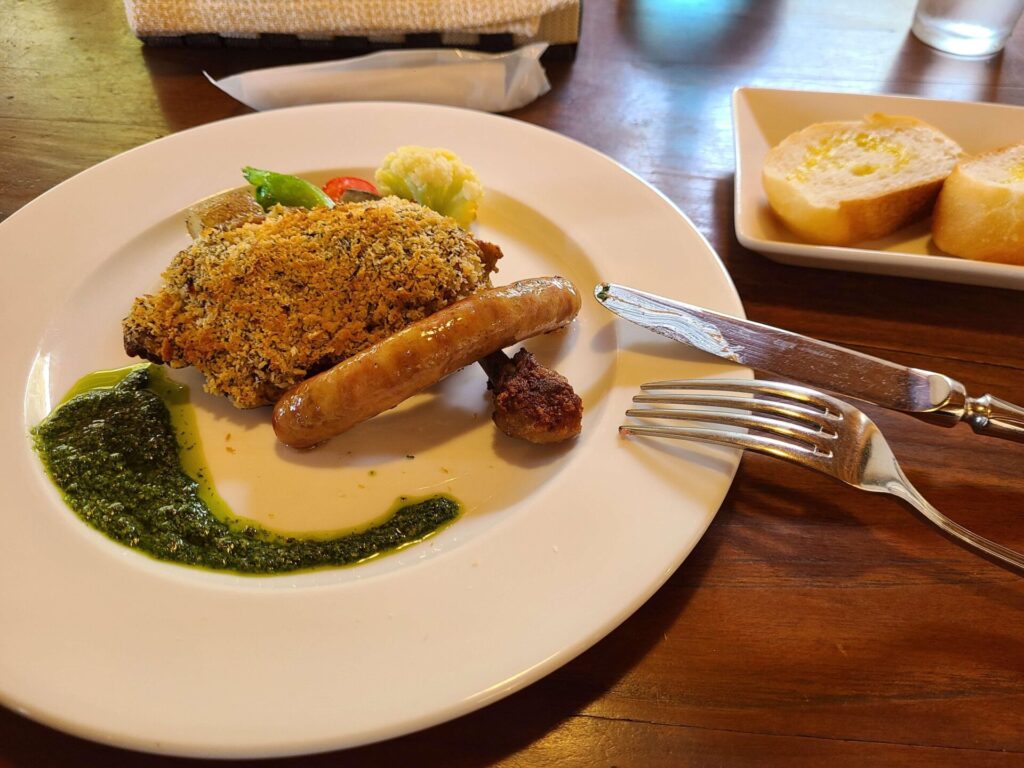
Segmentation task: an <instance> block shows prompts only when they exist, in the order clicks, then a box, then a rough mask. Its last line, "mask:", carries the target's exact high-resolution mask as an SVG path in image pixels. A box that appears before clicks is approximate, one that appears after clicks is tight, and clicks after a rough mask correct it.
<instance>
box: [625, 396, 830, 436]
mask: <svg viewBox="0 0 1024 768" xmlns="http://www.w3.org/2000/svg"><path fill="white" fill-rule="evenodd" d="M645 386H647V385H645ZM648 391H649V390H648ZM633 402H634V403H652V404H658V405H685V406H693V405H708V406H714V407H716V408H731V409H734V410H740V411H754V412H757V413H768V414H772V415H774V416H781V417H783V418H785V419H790V420H792V421H796V422H800V423H806V424H812V425H814V426H815V427H817V428H818V429H820V430H827V431H829V432H831V433H833V434H834V433H835V426H834V423H835V422H836V421H838V419H839V417H838V415H837V414H834V413H832V412H831V411H829V412H825V411H821V410H818V409H817V408H809V407H806V406H803V405H799V404H797V403H794V402H791V401H790V402H784V401H779V400H761V399H759V398H753V397H732V396H729V395H702V394H689V393H686V394H663V395H650V394H642V395H635V396H634V397H633Z"/></svg>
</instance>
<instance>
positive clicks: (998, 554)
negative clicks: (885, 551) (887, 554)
mask: <svg viewBox="0 0 1024 768" xmlns="http://www.w3.org/2000/svg"><path fill="white" fill-rule="evenodd" d="M885 489H886V490H887V491H889V493H891V494H893V495H894V496H899V497H900V498H901V499H903V500H904V501H905V502H907V503H908V504H910V506H912V507H913V508H914V509H916V510H917V511H918V512H920V513H921V514H922V515H923V516H924V517H925V518H926V519H927V520H930V521H931V522H932V523H934V524H935V525H936V526H937V527H938V528H939V529H941V530H942V531H944V532H945V533H946V534H947V535H949V536H951V537H952V538H953V539H955V540H957V541H959V542H960V543H961V544H964V545H966V546H967V547H968V548H970V549H973V550H975V551H976V552H980V553H981V554H983V555H987V556H988V557H989V558H991V559H993V560H995V561H996V562H998V563H1001V564H1002V565H1004V566H1008V567H1009V568H1012V569H1013V570H1016V571H1018V572H1020V573H1024V554H1021V553H1020V552H1017V551H1015V550H1012V549H1010V548H1009V547H1004V546H1003V545H1002V544H997V543H996V542H994V541H991V540H990V539H986V538H985V537H984V536H979V535H978V534H976V533H975V532H974V531H972V530H970V529H968V528H964V527H963V526H962V525H960V523H958V522H956V521H955V520H950V519H949V518H948V517H946V516H945V515H944V514H942V513H941V512H939V510H937V509H936V508H935V507H933V506H932V505H931V504H929V503H928V500H927V499H926V498H925V497H924V496H922V495H921V494H920V493H919V492H918V490H917V489H916V488H915V487H914V486H913V485H911V483H910V481H909V480H908V479H907V476H906V475H904V474H903V471H902V470H901V469H899V468H897V470H896V477H895V478H893V479H892V480H891V481H890V482H888V483H886V484H885Z"/></svg>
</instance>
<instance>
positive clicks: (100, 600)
mask: <svg viewBox="0 0 1024 768" xmlns="http://www.w3.org/2000/svg"><path fill="white" fill-rule="evenodd" d="M404 144H421V145H426V146H443V147H447V148H449V149H452V150H454V151H455V152H457V153H458V154H459V155H460V156H461V157H462V158H463V160H465V161H466V162H467V163H468V164H470V165H471V166H473V167H474V168H475V170H476V172H477V174H478V176H479V177H480V179H481V181H482V183H483V185H484V187H485V190H486V196H485V198H484V201H483V203H482V204H481V209H480V216H479V220H478V222H477V223H476V224H475V225H474V233H475V234H476V236H477V237H479V238H481V239H484V240H489V241H492V242H495V243H497V244H499V245H500V246H501V247H502V249H503V251H504V254H505V255H504V258H503V259H502V260H501V261H500V263H499V268H500V271H499V272H498V274H497V275H496V276H495V280H494V282H495V283H496V284H499V283H504V282H509V281H512V280H515V279H519V278H523V277H528V276H536V275H543V274H562V275H564V276H566V277H569V278H570V279H571V280H573V282H574V283H575V284H576V285H577V287H578V289H579V291H580V293H581V294H582V296H583V301H584V304H583V309H582V311H581V312H580V315H579V317H578V318H577V319H576V320H575V321H574V323H573V324H572V326H571V327H570V328H569V329H568V330H564V331H560V332H557V333H554V334H549V335H547V336H544V337H542V338H538V339H534V340H530V341H529V342H527V343H526V346H527V347H528V348H530V349H531V351H533V352H534V353H535V354H536V355H537V357H538V358H539V359H541V360H542V361H543V362H545V363H547V364H549V365H552V366H553V367H555V368H557V369H558V370H559V371H561V372H562V373H564V374H565V375H566V376H567V377H568V378H569V379H570V381H572V382H573V384H574V386H575V387H576V390H577V392H579V393H580V394H581V396H582V397H583V400H584V404H585V416H584V428H583V433H582V435H581V436H580V437H579V438H578V439H577V440H575V441H574V442H573V443H572V444H569V445H563V446H556V447H538V446H531V445H526V444H519V443H517V442H516V441H513V440H510V439H508V438H506V437H504V436H503V435H501V434H499V433H498V432H497V430H496V429H495V428H494V426H493V425H492V424H491V421H490V411H489V403H488V399H487V395H486V386H485V381H486V380H485V377H484V375H483V373H482V372H481V371H479V370H478V369H477V368H476V367H474V368H467V369H464V370H462V371H460V372H459V373H457V374H455V375H453V376H451V377H449V378H448V379H446V380H445V381H443V382H441V383H440V384H439V385H437V386H435V387H434V388H432V389H431V390H430V391H428V392H426V393H422V394H420V395H417V396H416V397H415V398H413V399H412V400H410V401H408V402H407V403H405V404H403V405H402V406H401V407H400V408H398V409H395V410H394V411H390V412H388V413H386V414H383V415H381V416H379V417H378V418H376V419H373V420H371V421H369V422H366V423H365V424H363V425H360V426H358V427H356V428H355V429H353V430H351V431H350V432H348V433H346V434H345V435H342V436H340V437H338V438H336V439H335V440H333V441H331V442H330V443H328V444H327V445H326V446H324V447H322V448H320V449H316V450H313V451H307V452H297V451H292V450H290V449H286V448H284V447H283V446H280V445H278V444H277V443H276V441H275V440H274V437H273V432H272V430H271V429H270V425H269V409H266V408H264V409H256V410H251V411H236V410H234V409H232V408H231V407H230V406H228V405H227V404H226V403H225V402H224V401H223V400H222V399H220V398H217V397H215V396H213V395H209V394H206V393H204V392H203V391H202V380H201V378H199V377H198V375H197V374H196V373H195V372H193V371H175V372H173V375H174V377H175V378H178V379H179V380H180V381H182V382H184V383H186V384H188V385H189V387H190V391H191V393H192V403H193V405H194V408H195V411H196V414H197V419H198V422H199V429H200V434H201V436H202V442H203V447H204V450H205V453H206V456H207V459H208V461H209V464H210V467H211V469H212V472H213V475H214V479H215V481H216V485H217V487H218V490H219V491H220V492H221V494H222V495H223V496H224V497H225V498H226V499H227V501H228V502H229V504H230V505H231V506H232V509H233V511H234V512H235V513H236V514H238V515H242V516H247V517H251V518H253V519H255V520H257V521H259V522H261V523H263V524H265V525H268V526H270V527H272V528H277V529H278V530H286V531H307V532H319V531H324V530H335V529H344V528H351V527H353V526H358V525H360V524H363V523H366V522H367V521H369V520H371V519H374V518H377V517H379V515H380V514H381V513H382V512H383V511H384V510H385V509H386V508H387V507H388V506H390V504H391V502H393V501H394V500H395V499H396V498H397V497H399V496H401V495H417V496H422V495H428V494H431V493H435V492H446V493H450V494H452V495H453V496H454V497H456V498H457V499H458V500H459V501H460V502H461V503H462V505H463V509H464V512H463V514H462V516H461V517H460V518H459V519H458V520H456V521H455V523H453V524H452V525H450V526H449V527H447V528H445V529H443V530H442V531H441V532H439V533H438V534H437V535H435V536H434V537H432V538H429V539H427V540H425V541H423V542H420V543H418V544H415V545H413V546H410V547H407V548H405V549H403V550H401V551H399V552H397V553H393V554H390V555H387V556H383V557H380V558H377V559H374V560H371V561H369V562H366V563H363V564H360V565H357V566H353V567H348V568H333V569H323V570H316V571H310V572H304V573H293V574H286V575H278V576H270V577H246V576H240V575H236V574H231V573H217V572H211V571H204V570H199V569H193V568H188V567H183V566H179V565H175V564H170V563H166V562H160V561H157V560H154V559H151V558H149V557H147V556H144V555H142V554H139V553H138V552H135V551H132V550H130V549H128V548H127V547H124V546H121V545H119V544H116V543H114V542H112V541H110V540H108V539H106V538H105V537H103V536H102V535H101V534H99V533H97V532H96V531H94V530H93V529H91V528H89V527H88V526H86V525H85V524H84V523H83V522H81V521H80V520H79V518H78V517H76V515H75V514H74V513H73V512H71V511H70V509H69V508H68V507H67V506H66V505H65V504H64V503H63V501H62V499H61V497H60V495H59V493H58V492H57V491H56V489H55V488H54V487H53V485H52V484H51V482H50V481H49V479H48V478H47V476H46V475H45V473H44V471H43V469H42V467H41V465H40V462H39V460H38V458H37V456H36V455H35V453H34V452H33V450H32V444H31V439H30V436H29V430H30V429H31V428H32V427H33V426H34V425H35V424H37V423H38V422H39V420H40V419H42V418H43V417H44V416H45V415H46V413H48V412H49V411H50V409H51V408H52V407H53V406H54V404H55V403H57V402H58V401H59V400H60V398H61V397H62V396H63V395H64V393H65V392H66V391H67V390H68V389H69V388H70V387H71V385H72V384H73V383H74V382H75V381H76V380H77V379H78V378H80V377H81V376H82V375H84V374H86V373H88V372H90V371H94V370H97V369H104V368H114V367H120V366H124V365H128V364H131V362H132V361H131V360H129V359H128V358H127V357H126V356H125V354H124V352H123V348H122V346H121V327H120V322H121V319H122V318H123V317H124V316H125V314H126V313H127V311H128V309H129V307H130V306H131V303H132V300H133V298H134V297H136V296H139V295H141V294H143V293H146V292H152V291H153V290H154V289H155V288H156V287H157V286H158V285H159V281H160V277H159V275H160V272H161V271H162V270H163V269H164V268H165V267H166V265H167V264H168V263H169V262H170V259H171V258H172V257H173V255H174V254H175V253H176V252H177V251H178V250H180V249H181V248H183V247H185V246H186V245H187V244H188V242H189V239H188V236H187V234H186V232H185V230H184V226H183V223H182V222H183V219H182V210H183V209H184V208H185V207H187V206H188V205H189V204H190V203H192V202H193V201H195V200H197V199H200V198H202V197H205V196H207V195H210V194H212V193H215V192H218V191H220V190H223V189H227V188H231V187H235V186H238V185H239V184H240V183H242V180H241V176H240V168H241V167H242V166H244V165H255V166H257V167H263V168H270V169H273V170H278V171H282V172H288V173H296V174H300V175H305V176H307V177H308V178H311V179H313V180H320V181H322V180H324V179H326V178H328V177H330V176H332V175H335V174H338V173H343V172H344V173H350V174H354V175H369V174H371V173H372V169H373V168H375V167H376V166H377V165H378V164H379V163H380V162H381V160H382V159H383V158H384V156H385V155H386V154H387V153H388V152H389V151H391V150H392V149H394V148H396V147H398V146H401V145H404ZM0 259H2V260H3V271H4V275H5V283H6V286H5V288H6V290H5V296H6V299H5V301H4V302H3V306H2V309H0V313H2V320H3V327H4V328H6V329H7V331H6V333H5V343H4V344H3V347H2V348H0V361H2V364H3V368H4V370H5V371H6V375H5V376H4V379H3V384H2V385H0V386H2V395H3V396H2V397H0V428H2V430H3V434H4V435H6V436H7V439H6V440H5V441H4V443H3V447H2V449H0V451H2V459H3V460H2V464H3V467H4V474H5V482H4V487H5V488H6V491H5V499H4V501H3V503H2V536H0V616H2V617H3V631H2V632H0V702H2V703H3V704H5V705H6V706H8V707H10V708H12V709H14V710H16V711H18V712H20V713H23V714H25V715H27V716H28V717H31V718H34V719H36V720H39V721H41V722H44V723H47V724H49V725H52V726H54V727H57V728H61V729H63V730H66V731H69V732H71V733H74V734H77V735H80V736H84V737H86V738H90V739H94V740H97V741H102V742H106V743H110V744H115V745H119V746H124V747H129V748H134V749H140V750H146V751H152V752H160V753H169V754H179V755H191V756H216V757H253V756H272V755H288V754H299V753H308V752H316V751H324V750H329V749H336V748H342V747H349V746H354V745H358V744H364V743H368V742H372V741H376V740H380V739H385V738H390V737H393V736H397V735H400V734H403V733H408V732H410V731H414V730H417V729H420V728H424V727H426V726H429V725H432V724H435V723H439V722H442V721H444V720H447V719H450V718H453V717H456V716H458V715H461V714H464V713H467V712H470V711H472V710H474V709H477V708H479V707H481V706H484V705H486V704H488V703H490V702H493V701H495V700H497V699H500V698H501V697H503V696H505V695H507V694H509V693H512V692H513V691H516V690H518V689H520V688H522V687H523V686H525V685H526V684H528V683H530V682H532V681H534V680H537V679H538V678H540V677H541V676H543V675H545V674H547V673H549V672H551V671H552V670H554V669H556V668H557V667H559V666H560V665H562V664H564V663H565V662H567V661H568V660H570V659H572V658H573V657H574V656H576V655H577V654H579V653H581V652H582V651H583V650H585V649H586V648H588V647H589V646H591V645H592V644H594V643H595V642H597V641H598V640H599V639H600V638H601V637H603V636H604V635H606V634H607V633H608V632H610V631H611V630H612V629H613V628H615V627H616V626H617V625H618V624H619V623H620V622H622V621H623V620H624V619H625V618H626V617H627V616H629V615H630V614H631V613H632V612H633V611H635V610H636V609H637V608H638V607H639V606H640V605H641V604H642V603H643V602H644V601H645V600H646V599H647V598H648V597H649V596H650V595H651V594H652V593H653V592H654V591H655V590H657V589H658V587H659V586H661V584H662V583H664V581H665V580H666V579H667V578H668V576H669V575H670V574H671V573H672V572H673V571H674V570H675V569H676V568H677V567H678V565H679V564H680V563H681V562H682V561H683V559H684V558H685V557H686V555H687V554H688V553H689V552H690V550H691V549H692V548H693V546H694V545H695V544H696V543H697V541H698V540H699V539H700V537H701V535H702V534H703V532H704V531H705V529H706V528H707V526H708V524H709V523H710V521H711V519H712V517H713V516H714V513H715V511H716V510H717V509H718V507H719V505H720V503H721V501H722V499H723V498H724V496H725V494H726V491H727V490H728V488H729V485H730V483H731V482H732V478H733V474H734V472H735V469H736V466H737V463H738V460H739V458H738V454H737V453H735V452H732V451H729V450H725V449H719V448H712V447H704V446H695V445H689V444H682V443H674V442H673V443H672V444H669V441H664V442H656V441H642V440H623V439H622V438H620V437H619V436H618V433H617V429H616V428H617V426H618V425H619V424H620V423H621V421H622V419H623V412H624V410H625V409H626V408H627V407H628V405H629V401H630V398H631V396H632V395H633V394H635V393H636V392H637V391H638V388H639V385H640V384H641V383H642V382H644V381H649V380H653V379H663V378H673V377H674V378H682V377H691V376H718V375H730V376H736V375H741V376H742V375H749V374H748V373H747V372H745V371H743V370H740V369H737V368H736V367H733V366H728V365H726V364H724V363H719V362H717V361H711V360H710V358H706V357H704V356H703V355H700V354H699V353H695V352H692V351H689V350H687V349H686V348H684V347H683V346H682V345H679V344H674V343H672V342H669V341H666V340H663V339H660V338H659V337H656V336H654V335H653V334H650V333H648V332H645V331H642V330H640V329H638V328H635V327H633V326H630V325H628V324H626V323H622V322H621V321H616V320H615V319H614V318H613V317H612V316H611V315H610V314H608V313H607V312H606V311H605V310H604V309H603V308H602V307H600V306H599V305H598V304H597V302H596V301H595V300H594V299H593V297H592V293H593V288H594V285H595V284H596V283H597V282H599V281H603V280H607V281H613V282H619V283H626V284H629V285H633V286H635V287H637V288H641V289H645V290H649V291H653V292H657V293H661V294H666V295H670V296H672V297H674V298H678V299H681V300H684V301H687V302H691V303H695V304H700V305H704V306H708V307H711V308H714V309H717V310H720V311H724V312H729V313H732V314H742V307H741V305H740V302H739V299H738V297H737V295H736V292H735V290H734V288H733V286H732V283H731V282H730V280H729V277H728V275H727V273H726V271H725V270H724V268H723V267H722V265H721V263H720V262H719V260H718V258H717V256H716V255H715V253H714V252H713V251H712V249H711V248H710V246H709V245H708V244H707V242H706V241H705V240H704V239H703V238H702V237H701V235H700V234H699V233H698V232H697V230H696V229H695V228H694V227H693V225H692V224H691V223H690V222H689V220H688V219H687V218H686V217H685V216H684V215H683V214H681V213H680V212H679V211H678V210H677V209H676V208H675V207H674V206H673V205H672V203H670V202H669V201H668V200H667V199H666V198H665V197H664V196H662V195H661V194H659V193H658V192H657V191H655V190H654V189H653V188H651V187H650V186H648V185H647V184H645V183H644V182H643V181H641V180H640V179H638V178H637V177H636V176H634V175H632V174H631V173H630V172H628V171H626V170H625V169H623V168H622V167H621V166H619V165H617V164H616V163H615V162H613V161H612V160H610V159H608V158H607V157H605V156H603V155H601V154H599V153H597V152H595V151H593V150H591V149H588V148H587V147H585V146H583V145H581V144H578V143H576V142H574V141H571V140H570V139H567V138H565V137H564V136H560V135H558V134H556V133H553V132H550V131H547V130H543V129H540V128H537V127H535V126H532V125H529V124H526V123H523V122H518V121H515V120H511V119H508V118H503V117H497V116H494V115H488V114H483V113H478V112H470V111H464V110H458V109H451V108H445V107H435V106H427V105H413V104H390V103H351V104H332V105H318V106H311V107H300V108H294V109H283V110H278V111H272V112H263V113H259V114H253V115H247V116H244V117H239V118H234V119H230V120H224V121H222V122H218V123H212V124H209V125H204V126H201V127H199V128H195V129H192V130H188V131H184V132H182V133H177V134H174V135H172V136H169V137H167V138H164V139H161V140H159V141H154V142H152V143H150V144H147V145H145V146H142V147H139V148H137V149H135V150H132V151H130V152H127V153H125V154H122V155H119V156H117V157H114V158H112V159H110V160H108V161H106V162H104V163H101V164H100V165H98V166H96V167H94V168H91V169H89V170H87V171H85V172H83V173H81V174H79V175H77V176H75V177H74V178H72V179H70V180H68V181H67V182H65V183H63V184H61V185H59V186H58V187H56V188H54V189H52V190H50V191H49V192H47V193H46V194H44V195H42V196H41V197H40V198H38V199H37V200H35V201H33V202H32V203H30V204H29V205H27V206H25V207H24V208H23V209H22V210H20V211H18V212H17V213H16V214H14V215H13V216H11V217H10V219H8V220H7V221H5V222H3V224H2V225H0Z"/></svg>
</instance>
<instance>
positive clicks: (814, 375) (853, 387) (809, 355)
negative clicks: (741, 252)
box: [594, 283, 1024, 442]
mask: <svg viewBox="0 0 1024 768" xmlns="http://www.w3.org/2000/svg"><path fill="white" fill-rule="evenodd" d="M594 295H595V296H596V297H597V300H598V301H599V302H601V304H603V305H604V306H605V307H607V308H608V309H610V310H611V311H612V312H614V313H616V314H617V315H619V316H620V317H623V318H625V319H626V320H629V321H631V322H634V323H636V324H637V325H640V326H642V327H644V328H647V329H649V330H651V331H654V332H655V333H659V334H661V335H662V336H667V337H668V338H670V339H674V340H675V341H681V342H683V343H684V344H688V345H690V346H693V347H696V348H697V349H701V350H703V351H705V352H710V353H711V354H712V355H717V356H718V357H721V358H724V359H726V360H731V361H732V362H735V363H739V364H741V365H745V366H748V367H750V368H754V369H756V370H759V371H765V372H767V373H773V374H777V375H779V376H784V377H786V378H789V379H792V380H794V381H799V382H802V383H805V384H811V385H813V386H816V387H821V388H822V389H827V390H830V391H832V392H835V393H837V394H842V395H848V396H850V397H855V398H857V399H859V400H865V401H867V402H869V403H874V404H875V405H880V406H883V407H885V408H891V409H893V410H897V411H903V412H905V413H909V414H911V415H912V416H916V417H918V418H920V419H922V420H924V421H927V422H929V423H932V424H938V425H940V426H944V427H952V426H955V425H956V424H959V423H960V422H961V421H966V422H967V423H968V424H970V425H971V428H972V429H973V430H974V431H975V432H977V433H978V434H982V435H992V436H994V437H1001V438H1004V439H1007V440H1016V441H1018V442H1024V408H1020V407H1019V406H1016V405H1013V404H1012V403H1008V402H1005V401H1003V400H1000V399H999V398H997V397H993V396H992V395H982V396H981V397H970V396H969V395H968V394H967V391H966V390H965V389H964V385H963V384H961V383H960V382H959V381H956V380H955V379H952V378H950V377H949V376H946V375H944V374H941V373H935V372H933V371H926V370H922V369H920V368H908V367H906V366H903V365H897V364H896V363H891V362H889V361H887V360H882V359H880V358H877V357H872V356H871V355H865V354H863V353H861V352H855V351H853V350H852V349H845V348H843V347H840V346H837V345H835V344H829V343H828V342H825V341H818V340H817V339H812V338H810V337H808V336H801V335H800V334H798V333H792V332H790V331H784V330H781V329H779V328H773V327H771V326H769V325H762V324H760V323H754V322H751V321H749V320H742V319H740V318H738V317H732V316H730V315H724V314H721V313H719V312H713V311H712V310H709V309H703V308H701V307H696V306H693V305H691V304H684V303H683V302H680V301H673V300H671V299H666V298H663V297H661V296H656V295H654V294H652V293H645V292H643V291H638V290H635V289H633V288H627V287H625V286H622V285H615V284H614V283H599V284H598V285H597V286H596V287H595V288H594Z"/></svg>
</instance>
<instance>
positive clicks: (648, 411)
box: [626, 408, 835, 456]
mask: <svg viewBox="0 0 1024 768" xmlns="http://www.w3.org/2000/svg"><path fill="white" fill-rule="evenodd" d="M626 416H630V417H633V418H642V419H675V420H677V421H697V422H702V423H706V424H728V425H730V426H734V427H742V428H744V429H756V430H759V431H761V432H766V433H768V434H770V435H774V436H781V437H788V438H792V439H793V440H798V441H799V442H801V443H803V444H806V445H807V446H809V447H811V448H812V449H813V450H815V451H816V452H817V453H821V454H823V455H826V456H831V455H832V450H831V447H830V446H829V443H830V442H833V441H834V440H835V435H834V434H833V433H829V432H823V431H821V430H820V429H812V428H810V427H806V426H804V425H803V424H798V423H795V422H788V421H781V420H779V419H769V418H765V417H764V416H757V415H753V414H750V413H729V412H727V411H707V410H696V409H686V410H683V409H672V408H630V409H629V410H627V411H626Z"/></svg>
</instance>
